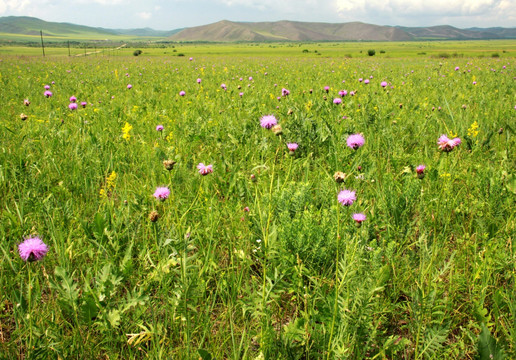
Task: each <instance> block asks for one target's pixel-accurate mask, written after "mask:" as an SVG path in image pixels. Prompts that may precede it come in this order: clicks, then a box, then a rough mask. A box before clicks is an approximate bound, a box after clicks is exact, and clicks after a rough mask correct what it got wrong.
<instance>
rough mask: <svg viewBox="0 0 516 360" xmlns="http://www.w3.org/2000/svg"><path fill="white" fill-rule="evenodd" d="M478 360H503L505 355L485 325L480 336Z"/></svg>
mask: <svg viewBox="0 0 516 360" xmlns="http://www.w3.org/2000/svg"><path fill="white" fill-rule="evenodd" d="M478 358H479V359H480V360H502V359H504V358H505V354H504V352H503V350H502V348H501V347H500V346H499V345H498V344H497V342H496V339H495V338H494V337H493V336H492V335H491V333H490V331H489V329H488V328H487V326H486V325H485V324H482V331H481V332H480V335H479V336H478Z"/></svg>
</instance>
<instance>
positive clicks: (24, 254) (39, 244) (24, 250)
mask: <svg viewBox="0 0 516 360" xmlns="http://www.w3.org/2000/svg"><path fill="white" fill-rule="evenodd" d="M18 252H19V253H20V257H21V258H22V260H24V261H30V262H32V261H37V260H41V259H43V257H45V255H46V254H47V252H48V247H47V245H46V244H45V243H44V242H43V241H42V240H41V239H40V238H39V237H37V236H36V237H33V238H28V239H25V240H24V241H23V242H22V243H21V244H19V245H18Z"/></svg>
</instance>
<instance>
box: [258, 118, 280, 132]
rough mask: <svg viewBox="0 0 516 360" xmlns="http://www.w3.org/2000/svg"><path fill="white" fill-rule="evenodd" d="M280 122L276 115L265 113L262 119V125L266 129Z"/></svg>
mask: <svg viewBox="0 0 516 360" xmlns="http://www.w3.org/2000/svg"><path fill="white" fill-rule="evenodd" d="M277 123H278V120H277V119H276V117H275V116H274V115H264V116H262V117H261V119H260V126H261V127H262V128H265V129H270V128H272V127H273V126H274V125H276V124H277Z"/></svg>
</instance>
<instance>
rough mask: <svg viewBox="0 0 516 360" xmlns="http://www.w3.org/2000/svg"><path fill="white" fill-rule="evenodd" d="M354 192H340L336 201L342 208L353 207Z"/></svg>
mask: <svg viewBox="0 0 516 360" xmlns="http://www.w3.org/2000/svg"><path fill="white" fill-rule="evenodd" d="M356 199H357V198H356V196H355V192H354V191H352V190H346V189H344V190H342V191H341V192H340V193H339V195H338V196H337V200H338V201H339V202H340V203H341V204H342V205H344V206H350V205H353V203H354V202H355V200H356Z"/></svg>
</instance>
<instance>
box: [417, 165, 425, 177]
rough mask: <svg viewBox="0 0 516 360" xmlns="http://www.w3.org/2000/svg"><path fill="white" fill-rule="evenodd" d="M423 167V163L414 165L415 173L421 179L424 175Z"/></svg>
mask: <svg viewBox="0 0 516 360" xmlns="http://www.w3.org/2000/svg"><path fill="white" fill-rule="evenodd" d="M425 169H426V166H425V165H422V164H421V165H418V166H417V167H416V173H417V177H418V178H420V179H422V178H424V177H425Z"/></svg>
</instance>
